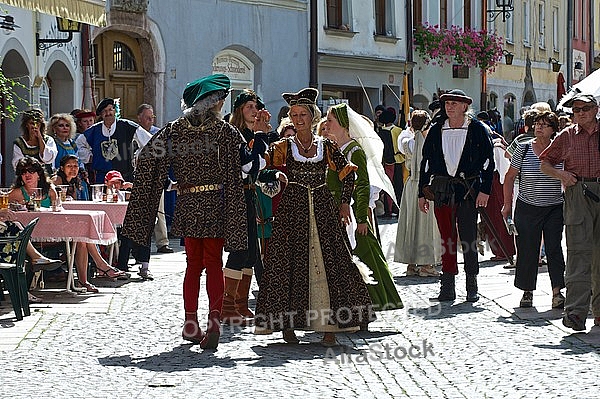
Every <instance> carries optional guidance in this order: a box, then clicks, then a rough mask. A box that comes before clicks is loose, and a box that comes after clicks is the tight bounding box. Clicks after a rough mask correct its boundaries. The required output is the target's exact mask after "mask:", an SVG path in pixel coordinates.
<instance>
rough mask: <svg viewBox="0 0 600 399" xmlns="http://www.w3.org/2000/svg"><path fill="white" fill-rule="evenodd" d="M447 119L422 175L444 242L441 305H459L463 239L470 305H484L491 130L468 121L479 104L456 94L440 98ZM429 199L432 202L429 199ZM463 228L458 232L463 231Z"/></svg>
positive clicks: (424, 205) (433, 134)
mask: <svg viewBox="0 0 600 399" xmlns="http://www.w3.org/2000/svg"><path fill="white" fill-rule="evenodd" d="M440 100H441V102H442V110H443V111H444V112H443V113H441V114H440V117H439V118H436V122H435V123H434V124H433V125H432V126H431V128H430V129H429V132H428V133H427V138H426V139H425V143H424V145H423V159H422V161H421V168H420V175H419V209H420V210H421V211H422V212H425V213H427V212H429V211H430V208H429V206H430V203H429V201H434V212H435V218H436V220H437V224H438V228H439V230H440V235H441V237H442V246H443V251H442V275H441V276H440V280H441V287H440V293H439V295H438V296H437V297H436V298H434V299H435V300H438V301H454V299H456V289H455V276H456V275H457V274H458V263H457V247H458V237H459V236H460V240H461V242H460V245H461V247H462V251H463V257H464V270H465V274H466V278H467V282H466V288H467V301H468V302H476V301H478V300H479V294H478V287H477V275H478V274H479V261H478V258H477V245H476V240H477V216H478V212H477V208H478V207H483V208H485V207H486V206H487V204H488V199H489V195H490V192H491V189H492V177H493V173H494V167H495V163H494V152H493V147H492V142H491V140H490V136H489V134H488V133H487V130H486V128H485V127H484V126H483V124H482V123H481V122H479V121H478V120H477V119H471V118H470V117H469V116H468V110H469V105H470V104H471V103H472V102H473V99H472V98H471V97H469V96H467V95H466V94H465V93H464V92H463V91H462V90H458V89H454V90H451V91H449V92H447V93H444V94H443V95H442V96H440ZM426 195H427V198H426ZM457 227H458V230H457Z"/></svg>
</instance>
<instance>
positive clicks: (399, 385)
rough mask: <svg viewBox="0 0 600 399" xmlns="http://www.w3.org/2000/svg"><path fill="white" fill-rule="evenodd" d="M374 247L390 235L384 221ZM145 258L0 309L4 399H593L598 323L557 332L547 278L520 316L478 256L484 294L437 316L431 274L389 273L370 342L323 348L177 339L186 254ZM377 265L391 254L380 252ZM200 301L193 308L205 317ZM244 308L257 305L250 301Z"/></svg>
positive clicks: (497, 271) (504, 281)
mask: <svg viewBox="0 0 600 399" xmlns="http://www.w3.org/2000/svg"><path fill="white" fill-rule="evenodd" d="M381 231H382V239H383V243H384V248H386V249H387V248H390V246H392V247H393V244H392V242H393V240H394V238H395V234H396V225H395V224H392V223H388V224H385V223H384V224H382V225H381ZM177 243H178V241H177V242H176V241H175V240H173V241H172V242H171V246H173V247H174V248H176V249H177V250H178V251H177V252H176V253H175V254H165V255H162V254H153V255H152V260H151V270H152V271H153V273H154V276H155V278H156V279H155V280H154V281H152V282H142V281H141V280H138V279H136V278H132V279H131V280H130V281H129V282H126V283H124V284H117V283H110V282H105V283H104V284H103V285H102V287H101V291H100V294H96V295H79V296H77V297H75V298H72V297H69V296H66V295H65V294H58V295H57V294H56V293H55V292H54V291H52V290H44V291H41V292H40V294H41V296H42V297H43V298H44V300H45V301H44V303H43V304H40V305H34V306H33V307H34V309H35V311H34V313H33V314H32V315H31V316H29V317H26V318H25V320H23V321H19V322H16V321H15V319H14V314H13V313H12V312H11V310H10V309H9V307H7V306H6V303H5V302H4V303H3V305H2V307H0V328H1V329H0V381H1V382H0V387H1V391H2V397H10V398H38V397H49V398H76V397H77V398H80V397H85V398H196V397H208V398H223V397H229V398H246V397H258V398H261V399H267V398H281V397H284V398H285V397H305V398H326V397H327V398H351V397H361V398H363V397H364V398H388V397H389V398H391V397H411V398H486V397H489V398H501V397H508V398H519V397H522V398H534V397H540V398H554V397H556V398H559V397H560V398H567V397H571V398H593V397H598V396H599V392H600V391H599V388H598V386H597V380H598V378H597V377H598V370H599V369H600V357H599V348H600V327H592V325H593V321H592V319H591V318H589V319H588V321H587V326H588V330H587V331H586V332H585V333H577V334H575V333H573V332H572V331H571V330H569V329H567V328H565V327H563V326H562V324H561V322H560V318H561V312H560V311H557V310H552V309H551V295H550V294H551V290H550V286H549V278H548V274H547V270H546V268H545V267H544V268H542V269H540V271H541V273H540V278H539V281H538V287H539V289H538V290H537V291H536V292H535V296H534V306H535V307H533V308H531V309H518V308H516V306H518V302H519V299H520V297H521V292H520V291H518V290H517V289H516V288H514V286H513V277H514V272H513V270H507V269H503V267H502V266H503V264H502V263H497V262H496V263H493V262H490V261H486V260H485V259H489V258H490V256H491V254H490V253H486V255H485V256H484V257H481V260H482V262H481V274H480V278H479V282H480V292H481V295H482V298H481V300H480V301H479V302H477V303H475V304H470V303H467V302H464V298H465V289H464V274H462V272H461V274H460V275H459V279H458V282H457V288H458V298H457V300H456V301H455V302H454V303H453V304H444V305H441V306H438V305H436V304H432V303H431V302H430V301H429V300H428V298H429V297H432V296H435V295H436V294H437V292H438V288H439V285H438V282H437V280H436V279H435V278H419V277H410V278H407V277H402V276H403V273H404V271H405V265H401V264H396V263H391V265H390V266H391V269H392V272H393V274H394V276H395V281H396V283H397V286H398V289H399V291H400V294H401V296H402V299H403V301H404V304H405V309H403V310H397V311H390V312H384V313H379V315H378V316H379V318H378V320H377V321H376V322H374V323H373V324H371V325H370V330H371V332H360V333H356V334H340V335H339V336H338V341H339V342H340V344H341V346H339V347H335V348H329V349H327V348H324V347H322V346H321V345H320V344H319V341H320V339H321V336H320V334H315V333H308V332H307V333H303V332H299V333H298V335H299V337H300V339H301V342H302V343H301V344H299V345H289V344H285V343H284V342H283V340H282V339H281V335H280V334H275V335H272V336H269V335H267V336H256V335H253V334H252V330H251V328H235V329H232V330H230V329H225V331H224V333H223V336H222V338H221V343H220V344H219V348H218V349H217V350H208V351H202V350H201V349H200V348H199V347H198V346H192V345H188V344H186V343H184V341H183V340H182V339H181V326H182V319H183V304H182V295H181V285H182V281H183V273H184V268H185V254H184V253H183V248H181V247H178V246H177ZM387 256H388V259H391V258H392V257H393V254H392V253H391V252H389V253H388V254H387ZM205 297H206V295H205V294H204V291H203V292H202V296H201V299H202V301H201V305H200V306H201V309H206V308H207V303H206V298H205ZM251 304H252V305H253V304H254V301H253V300H252V302H251Z"/></svg>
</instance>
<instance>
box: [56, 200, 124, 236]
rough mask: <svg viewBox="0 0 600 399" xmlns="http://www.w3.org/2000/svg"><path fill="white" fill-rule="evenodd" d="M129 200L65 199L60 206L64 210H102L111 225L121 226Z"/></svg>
mask: <svg viewBox="0 0 600 399" xmlns="http://www.w3.org/2000/svg"><path fill="white" fill-rule="evenodd" d="M128 204H129V202H122V201H121V202H104V201H103V202H96V201H65V202H63V203H62V207H63V208H64V209H66V210H79V211H104V212H106V215H107V216H108V218H109V219H110V221H111V223H112V225H113V227H114V228H115V229H116V228H117V227H121V226H123V220H125V214H126V213H127V205H128Z"/></svg>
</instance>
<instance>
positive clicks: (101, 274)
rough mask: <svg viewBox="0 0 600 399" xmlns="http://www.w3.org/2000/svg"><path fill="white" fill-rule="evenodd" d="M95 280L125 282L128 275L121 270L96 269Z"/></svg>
mask: <svg viewBox="0 0 600 399" xmlns="http://www.w3.org/2000/svg"><path fill="white" fill-rule="evenodd" d="M96 278H107V279H110V280H113V281H116V280H127V279H129V275H128V274H127V273H125V272H124V271H122V270H118V269H115V268H114V267H110V266H109V268H108V270H101V269H99V268H96Z"/></svg>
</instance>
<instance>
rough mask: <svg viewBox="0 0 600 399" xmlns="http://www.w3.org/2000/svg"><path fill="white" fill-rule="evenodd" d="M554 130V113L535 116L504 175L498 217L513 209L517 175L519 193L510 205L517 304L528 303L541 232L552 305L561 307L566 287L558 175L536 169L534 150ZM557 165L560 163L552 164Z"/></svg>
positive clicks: (548, 139)
mask: <svg viewBox="0 0 600 399" xmlns="http://www.w3.org/2000/svg"><path fill="white" fill-rule="evenodd" d="M557 131H558V117H557V116H556V115H555V114H554V113H553V112H550V111H546V112H543V113H541V114H539V115H538V116H537V117H536V119H535V124H534V133H535V139H534V140H533V141H532V142H531V143H530V144H519V146H518V147H517V149H516V150H515V153H514V154H513V157H512V160H511V164H510V168H509V170H508V172H507V173H506V177H505V178H504V206H503V207H502V216H503V217H504V218H505V219H506V218H507V217H509V216H510V215H511V213H512V204H513V187H514V182H515V179H516V177H517V176H518V175H520V177H519V194H518V196H517V201H516V205H515V210H514V221H515V227H516V230H517V232H518V235H517V236H516V244H517V268H516V271H515V287H517V288H519V289H521V290H523V291H524V292H523V298H522V299H521V303H520V306H521V307H531V306H533V290H535V287H536V281H537V272H538V253H539V251H538V249H539V247H540V242H541V239H542V234H543V235H544V242H545V244H546V257H547V259H548V272H549V274H550V282H551V284H552V307H553V308H562V307H563V306H564V301H565V298H564V297H563V295H562V294H561V292H560V290H561V289H562V288H564V286H565V280H564V273H565V260H564V256H563V250H562V246H561V240H562V232H563V209H562V207H563V197H562V188H561V183H560V180H558V179H555V178H552V177H550V176H548V175H545V174H544V173H542V172H541V171H540V160H539V158H538V157H539V155H540V154H541V152H542V151H543V150H544V149H545V148H546V147H548V146H549V145H550V142H551V140H552V138H553V137H554V135H555V134H556V133H557ZM555 167H556V168H558V169H562V164H559V165H556V166H555Z"/></svg>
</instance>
